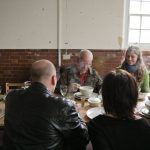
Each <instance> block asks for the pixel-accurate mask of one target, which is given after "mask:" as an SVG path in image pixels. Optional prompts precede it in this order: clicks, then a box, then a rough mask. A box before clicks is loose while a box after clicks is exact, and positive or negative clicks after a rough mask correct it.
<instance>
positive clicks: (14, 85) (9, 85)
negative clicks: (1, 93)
mask: <svg viewBox="0 0 150 150" xmlns="http://www.w3.org/2000/svg"><path fill="white" fill-rule="evenodd" d="M23 86H24V83H6V89H5V90H6V91H5V92H6V93H8V92H9V91H11V90H12V89H18V88H21V87H23Z"/></svg>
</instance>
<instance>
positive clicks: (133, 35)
mask: <svg viewBox="0 0 150 150" xmlns="http://www.w3.org/2000/svg"><path fill="white" fill-rule="evenodd" d="M139 36H140V31H139V30H130V31H129V43H138V42H139Z"/></svg>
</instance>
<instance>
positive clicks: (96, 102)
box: [88, 97, 101, 107]
mask: <svg viewBox="0 0 150 150" xmlns="http://www.w3.org/2000/svg"><path fill="white" fill-rule="evenodd" d="M88 102H89V105H90V106H92V107H98V106H99V104H100V102H101V100H100V99H99V98H98V97H90V98H89V99H88Z"/></svg>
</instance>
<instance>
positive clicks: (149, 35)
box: [140, 30, 150, 43]
mask: <svg viewBox="0 0 150 150" xmlns="http://www.w3.org/2000/svg"><path fill="white" fill-rule="evenodd" d="M140 43H150V30H141V39H140Z"/></svg>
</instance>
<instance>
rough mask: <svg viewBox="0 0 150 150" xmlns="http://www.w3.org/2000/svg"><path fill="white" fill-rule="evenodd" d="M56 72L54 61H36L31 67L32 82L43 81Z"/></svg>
mask: <svg viewBox="0 0 150 150" xmlns="http://www.w3.org/2000/svg"><path fill="white" fill-rule="evenodd" d="M55 73H56V70H55V67H54V65H53V63H52V62H50V61H49V60H46V59H41V60H38V61H35V62H34V63H33V64H32V67H31V80H32V82H35V81H41V80H43V79H46V78H47V77H49V76H51V75H53V74H55Z"/></svg>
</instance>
